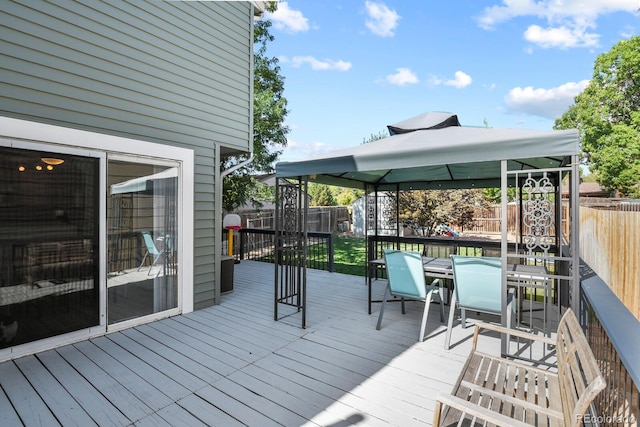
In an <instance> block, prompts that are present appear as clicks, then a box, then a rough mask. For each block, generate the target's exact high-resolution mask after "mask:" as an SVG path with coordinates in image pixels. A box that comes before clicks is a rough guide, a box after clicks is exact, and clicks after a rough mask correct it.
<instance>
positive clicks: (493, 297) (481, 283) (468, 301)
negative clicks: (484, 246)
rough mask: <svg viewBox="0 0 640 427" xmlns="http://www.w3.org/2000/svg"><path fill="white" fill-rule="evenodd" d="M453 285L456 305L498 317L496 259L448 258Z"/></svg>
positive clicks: (498, 270)
mask: <svg viewBox="0 0 640 427" xmlns="http://www.w3.org/2000/svg"><path fill="white" fill-rule="evenodd" d="M451 263H452V266H453V284H454V290H455V293H456V299H457V301H458V305H459V306H460V307H461V308H465V309H473V310H476V311H482V312H485V313H494V314H500V313H501V305H502V298H501V293H502V273H501V268H502V263H501V260H500V258H490V257H474V256H461V255H452V256H451Z"/></svg>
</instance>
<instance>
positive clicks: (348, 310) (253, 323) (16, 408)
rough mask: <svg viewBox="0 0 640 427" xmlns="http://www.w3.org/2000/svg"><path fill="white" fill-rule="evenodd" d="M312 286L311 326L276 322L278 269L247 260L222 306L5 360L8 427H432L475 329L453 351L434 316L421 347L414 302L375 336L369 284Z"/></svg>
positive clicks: (1, 411) (324, 278) (390, 315)
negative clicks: (447, 347) (442, 396)
mask: <svg viewBox="0 0 640 427" xmlns="http://www.w3.org/2000/svg"><path fill="white" fill-rule="evenodd" d="M384 283H385V282H384V281H378V282H377V283H375V285H374V288H375V289H374V291H375V292H376V293H377V294H378V295H381V294H382V291H383V290H384ZM307 286H308V313H307V328H306V329H301V328H300V327H299V325H300V318H299V317H298V315H292V316H289V317H287V318H285V319H281V320H280V321H274V320H273V265H272V264H265V263H259V262H253V261H242V263H241V264H237V265H236V266H235V283H234V292H232V293H230V294H228V295H224V296H223V297H222V303H221V304H220V305H218V306H214V307H210V308H207V309H203V310H199V311H196V312H193V313H189V314H187V315H181V316H175V317H172V318H169V319H164V320H160V321H157V322H154V323H150V324H146V325H143V326H139V327H136V328H132V329H128V330H125V331H121V332H116V333H112V334H109V335H106V336H103V337H99V338H96V339H92V340H88V341H82V342H78V343H76V344H73V345H68V346H65V347H61V348H58V349H56V350H50V351H45V352H42V353H38V354H36V355H33V356H27V357H23V358H20V359H16V360H14V361H9V362H4V363H0V426H3V427H8V426H21V425H26V426H41V425H42V426H54V425H64V426H73V425H77V426H90V425H100V426H129V425H133V426H190V427H191V426H198V425H200V426H204V425H206V426H214V425H221V426H236V425H248V426H261V427H262V426H302V425H308V426H316V425H321V426H349V425H366V426H387V427H388V426H403V427H405V426H425V425H430V424H431V420H432V417H433V409H434V404H435V403H434V398H435V396H436V394H437V393H438V392H440V391H443V392H449V391H450V390H451V388H452V386H453V384H454V382H455V380H456V378H457V376H458V373H459V371H460V370H461V368H462V365H463V362H464V360H465V359H466V357H467V355H468V353H469V350H470V348H471V343H470V339H471V335H472V332H473V329H472V328H467V329H462V328H460V326H459V325H458V326H456V327H455V328H454V333H453V336H452V348H451V350H449V351H445V350H444V348H443V345H444V337H445V330H446V324H441V323H440V321H439V316H438V310H437V309H432V310H430V313H429V322H428V325H427V331H428V332H429V333H430V338H428V339H427V340H426V341H425V342H422V343H418V342H417V341H416V340H417V336H418V329H419V322H420V316H421V314H422V307H421V304H420V303H415V302H413V303H407V314H406V315H404V316H403V315H402V314H401V313H400V306H399V305H398V304H390V305H389V307H388V308H387V310H385V317H384V320H383V324H382V330H380V331H376V329H375V325H376V321H377V314H378V310H379V305H378V304H375V305H374V314H372V315H368V314H367V303H366V300H367V289H366V286H365V281H364V278H362V277H355V276H349V275H342V274H338V273H328V272H324V271H318V270H308V285H307ZM434 308H435V307H434ZM448 308H449V307H448V306H447V307H446V309H445V311H446V312H448ZM445 314H446V313H445ZM487 320H493V319H492V318H491V317H488V318H487ZM483 338H484V339H481V345H480V348H482V349H483V350H484V351H493V352H497V354H499V340H498V339H497V338H495V337H491V336H488V337H483Z"/></svg>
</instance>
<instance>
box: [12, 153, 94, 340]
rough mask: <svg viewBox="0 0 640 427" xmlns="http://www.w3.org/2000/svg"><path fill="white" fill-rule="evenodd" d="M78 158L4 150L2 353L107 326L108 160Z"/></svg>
mask: <svg viewBox="0 0 640 427" xmlns="http://www.w3.org/2000/svg"><path fill="white" fill-rule="evenodd" d="M24 145H26V144H24ZM78 152H80V150H75V151H74V150H68V152H66V153H60V152H48V151H42V150H39V149H22V148H15V147H7V146H5V147H2V146H0V349H3V348H7V347H11V346H16V345H20V344H26V343H29V342H32V341H37V340H41V339H45V338H50V337H53V336H56V335H61V334H65V333H69V332H74V331H78V330H82V329H87V328H91V327H94V326H97V325H99V324H100V280H99V235H100V234H99V227H100V222H99V217H100V194H101V192H100V158H98V157H90V156H84V155H78V154H76V153H78Z"/></svg>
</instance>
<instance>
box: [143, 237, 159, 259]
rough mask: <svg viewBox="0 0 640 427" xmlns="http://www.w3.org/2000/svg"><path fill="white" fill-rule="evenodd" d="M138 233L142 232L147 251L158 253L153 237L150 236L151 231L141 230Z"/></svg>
mask: <svg viewBox="0 0 640 427" xmlns="http://www.w3.org/2000/svg"><path fill="white" fill-rule="evenodd" d="M140 234H142V238H143V239H144V244H145V246H146V247H147V251H149V253H150V254H151V255H158V249H157V248H156V244H155V243H154V241H153V237H151V233H149V232H148V231H141V232H140Z"/></svg>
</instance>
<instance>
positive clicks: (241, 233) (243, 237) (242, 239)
mask: <svg viewBox="0 0 640 427" xmlns="http://www.w3.org/2000/svg"><path fill="white" fill-rule="evenodd" d="M238 237H240V239H239V240H240V250H239V252H240V254H239V255H240V260H243V259H244V239H245V238H246V237H247V234H246V233H244V230H243V229H240V232H239V233H238Z"/></svg>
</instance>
